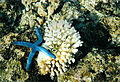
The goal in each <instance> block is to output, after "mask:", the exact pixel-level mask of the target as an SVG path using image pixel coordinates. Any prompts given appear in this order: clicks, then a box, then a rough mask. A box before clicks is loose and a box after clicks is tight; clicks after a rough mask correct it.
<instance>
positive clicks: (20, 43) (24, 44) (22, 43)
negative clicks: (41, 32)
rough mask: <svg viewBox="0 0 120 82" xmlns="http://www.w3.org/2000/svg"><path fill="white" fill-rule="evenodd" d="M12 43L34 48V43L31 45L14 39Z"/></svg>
mask: <svg viewBox="0 0 120 82" xmlns="http://www.w3.org/2000/svg"><path fill="white" fill-rule="evenodd" d="M13 44H15V45H20V46H26V47H30V48H34V47H35V45H33V44H32V43H29V42H23V41H16V42H13Z"/></svg>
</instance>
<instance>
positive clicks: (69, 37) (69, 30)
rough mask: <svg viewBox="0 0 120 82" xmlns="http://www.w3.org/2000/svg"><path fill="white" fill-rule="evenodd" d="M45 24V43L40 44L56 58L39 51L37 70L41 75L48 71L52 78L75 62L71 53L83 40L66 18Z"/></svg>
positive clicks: (74, 51) (75, 50)
mask: <svg viewBox="0 0 120 82" xmlns="http://www.w3.org/2000/svg"><path fill="white" fill-rule="evenodd" d="M47 25H48V26H46V27H45V34H44V37H43V38H44V40H45V43H43V44H42V46H44V47H45V48H46V49H49V50H50V51H51V53H53V54H54V55H55V56H56V59H52V58H51V57H49V56H47V55H44V53H43V52H39V54H38V57H37V60H36V61H37V63H38V66H39V72H40V73H41V74H43V75H45V74H47V73H50V76H51V78H52V79H53V77H54V76H55V75H57V76H58V75H59V74H63V72H66V70H67V67H68V66H69V64H71V63H74V62H75V59H74V57H73V56H74V55H73V54H75V53H76V52H77V51H78V49H77V47H79V46H82V43H83V41H81V40H80V38H81V37H80V34H79V32H77V31H76V30H75V28H74V27H71V24H69V23H68V22H67V21H66V20H58V21H55V20H53V21H51V22H48V24H47ZM72 53H73V54H72Z"/></svg>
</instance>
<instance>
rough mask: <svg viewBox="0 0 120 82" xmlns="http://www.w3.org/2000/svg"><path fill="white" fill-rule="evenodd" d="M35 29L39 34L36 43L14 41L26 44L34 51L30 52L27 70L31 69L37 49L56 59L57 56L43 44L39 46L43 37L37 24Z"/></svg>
mask: <svg viewBox="0 0 120 82" xmlns="http://www.w3.org/2000/svg"><path fill="white" fill-rule="evenodd" d="M35 29H36V33H37V36H38V40H37V41H36V42H35V43H29V42H23V41H17V42H13V44H15V45H20V46H26V47H30V48H32V51H31V52H30V54H29V57H28V60H27V66H26V70H28V69H29V66H30V64H31V62H32V58H33V56H34V55H35V53H36V51H41V52H43V53H44V54H45V55H48V56H50V57H52V58H54V59H55V58H56V56H55V55H53V54H52V53H50V52H49V51H48V50H47V49H45V48H43V47H42V46H38V45H39V44H40V43H41V42H42V41H43V39H42V35H41V33H40V31H39V29H38V27H37V26H35Z"/></svg>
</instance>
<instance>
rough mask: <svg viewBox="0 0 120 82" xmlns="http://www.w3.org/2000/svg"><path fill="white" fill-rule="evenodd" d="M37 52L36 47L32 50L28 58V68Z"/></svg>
mask: <svg viewBox="0 0 120 82" xmlns="http://www.w3.org/2000/svg"><path fill="white" fill-rule="evenodd" d="M35 52H36V50H35V49H32V51H31V52H30V54H29V57H28V60H27V65H26V70H28V69H29V67H30V64H31V62H32V58H33V56H34V55H35Z"/></svg>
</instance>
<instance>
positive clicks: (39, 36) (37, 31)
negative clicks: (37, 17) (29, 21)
mask: <svg viewBox="0 0 120 82" xmlns="http://www.w3.org/2000/svg"><path fill="white" fill-rule="evenodd" d="M35 29H36V33H37V37H38V40H39V44H40V43H41V42H42V41H43V39H42V35H41V33H40V30H39V29H38V26H35ZM36 44H38V43H37V42H36Z"/></svg>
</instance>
